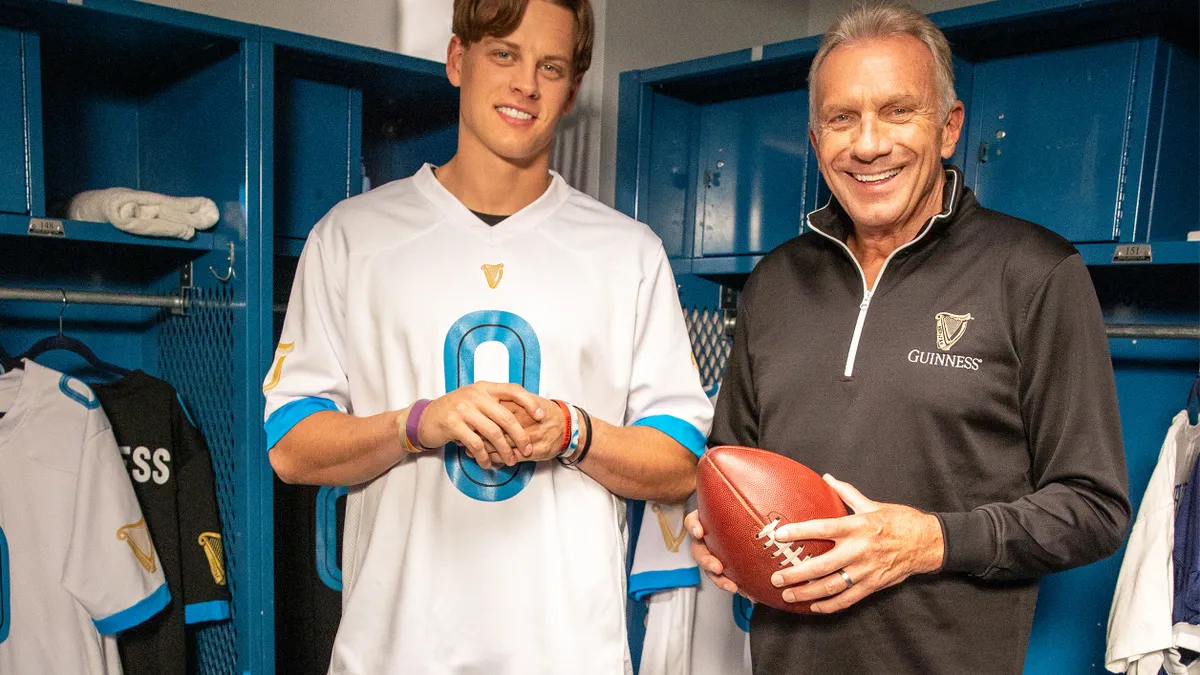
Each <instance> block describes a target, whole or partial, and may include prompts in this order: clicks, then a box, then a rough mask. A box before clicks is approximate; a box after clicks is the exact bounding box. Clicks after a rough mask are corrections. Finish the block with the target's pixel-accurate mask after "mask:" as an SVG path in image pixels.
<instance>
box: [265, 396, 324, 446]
mask: <svg viewBox="0 0 1200 675" xmlns="http://www.w3.org/2000/svg"><path fill="white" fill-rule="evenodd" d="M322 410H332V411H334V412H337V411H338V407H337V404H336V403H334V402H333V401H330V400H329V399H327V398H321V397H319V396H309V397H308V398H302V399H298V400H295V401H292V402H291V403H288V404H287V405H285V406H283V407H282V408H280V409H279V410H276V411H275V412H273V413H271V416H270V417H268V418H267V421H266V423H265V424H263V429H265V430H266V432H267V450H270V449H271V448H273V447H275V444H276V443H278V442H279V439H281V438H283V437H284V435H285V434H287V432H289V431H291V430H292V427H294V426H296V425H297V424H299V423H300V420H302V419H304V418H305V417H308V416H309V415H311V414H313V413H316V412H321V411H322Z"/></svg>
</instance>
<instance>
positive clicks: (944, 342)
mask: <svg viewBox="0 0 1200 675" xmlns="http://www.w3.org/2000/svg"><path fill="white" fill-rule="evenodd" d="M974 318H975V317H973V316H971V315H970V314H951V313H950V312H938V313H937V346H938V349H940V350H942V351H944V352H946V351H950V348H951V347H953V346H954V344H955V343H956V342H958V341H959V340H961V339H962V336H963V333H965V332H967V322H968V321H970V320H972V319H974Z"/></svg>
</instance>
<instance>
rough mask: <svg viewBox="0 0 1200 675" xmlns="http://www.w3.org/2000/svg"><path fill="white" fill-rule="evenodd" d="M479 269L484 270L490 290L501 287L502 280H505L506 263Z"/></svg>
mask: <svg viewBox="0 0 1200 675" xmlns="http://www.w3.org/2000/svg"><path fill="white" fill-rule="evenodd" d="M479 269H481V270H483V276H484V278H485V279H487V282H488V288H495V287H497V286H499V285H500V280H501V279H503V278H504V263H500V264H499V265H484V266H482V267H480V268H479Z"/></svg>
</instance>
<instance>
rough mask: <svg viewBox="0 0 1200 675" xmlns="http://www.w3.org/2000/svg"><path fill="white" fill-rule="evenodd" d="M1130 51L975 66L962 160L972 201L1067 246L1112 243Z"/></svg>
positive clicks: (1126, 46)
mask: <svg viewBox="0 0 1200 675" xmlns="http://www.w3.org/2000/svg"><path fill="white" fill-rule="evenodd" d="M1138 48H1139V43H1138V41H1137V40H1135V39H1127V40H1119V41H1113V42H1107V43H1103V44H1095V45H1085V46H1079V47H1071V48H1066V49H1058V50H1052V51H1046V52H1038V53H1033V54H1022V55H1018V56H1011V57H1007V58H1002V59H996V60H993V61H987V62H983V63H980V64H978V65H977V66H976V68H975V72H974V83H973V93H972V96H971V105H973V106H975V107H976V108H977V109H976V110H975V111H973V112H972V111H970V110H968V111H967V112H968V116H969V118H970V119H971V120H972V122H973V124H972V126H973V127H975V128H973V129H972V135H971V136H970V138H971V139H972V140H973V145H974V146H975V147H974V148H971V147H968V148H967V152H968V154H967V161H968V162H969V163H972V164H973V165H974V167H975V169H976V171H975V180H974V182H973V185H972V187H973V188H974V190H975V192H976V193H977V194H978V196H979V200H980V202H981V203H982V204H983V205H984V206H986V207H988V208H990V209H995V210H998V211H1003V212H1005V213H1008V214H1011V215H1014V216H1017V217H1020V218H1025V219H1027V220H1032V221H1033V222H1036V223H1038V224H1040V225H1044V226H1046V227H1049V228H1050V229H1053V230H1055V231H1056V232H1058V233H1059V234H1061V235H1063V236H1064V237H1066V238H1067V239H1069V240H1071V241H1074V242H1103V241H1113V240H1115V239H1117V237H1118V233H1119V229H1120V224H1121V223H1120V213H1119V211H1118V208H1119V200H1120V199H1121V198H1122V196H1123V189H1124V187H1125V185H1124V183H1125V181H1126V179H1127V177H1126V175H1125V174H1124V169H1125V167H1123V163H1124V159H1125V157H1126V155H1127V153H1128V152H1129V150H1130V147H1129V144H1130V128H1129V126H1130V123H1129V119H1130V110H1131V106H1133V104H1134V103H1135V101H1134V100H1133V99H1134V94H1135V91H1134V86H1135V85H1134V81H1135V78H1134V74H1135V69H1136V67H1137V63H1138ZM1143 105H1144V103H1143ZM975 121H978V124H977V125H976V124H974V122H975ZM1131 164H1136V162H1131ZM1131 184H1133V185H1136V183H1135V182H1132V183H1131ZM1134 197H1136V194H1135V195H1134Z"/></svg>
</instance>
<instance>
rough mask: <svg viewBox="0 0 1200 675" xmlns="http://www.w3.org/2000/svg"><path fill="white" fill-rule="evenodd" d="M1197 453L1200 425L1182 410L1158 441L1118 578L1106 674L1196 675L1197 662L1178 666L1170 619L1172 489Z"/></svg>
mask: <svg viewBox="0 0 1200 675" xmlns="http://www.w3.org/2000/svg"><path fill="white" fill-rule="evenodd" d="M1197 453H1200V427H1197V426H1194V425H1192V424H1190V423H1189V420H1188V413H1187V411H1186V410H1185V411H1181V412H1180V413H1179V414H1177V415H1176V416H1175V418H1174V419H1173V420H1172V422H1171V428H1170V430H1169V431H1168V432H1167V437H1166V439H1165V440H1164V441H1163V445H1162V449H1161V450H1160V452H1159V455H1158V463H1157V464H1156V465H1155V467H1154V473H1152V474H1151V476H1150V483H1149V484H1148V485H1147V486H1146V493H1145V496H1143V497H1142V505H1141V507H1140V508H1139V509H1138V514H1137V519H1136V520H1135V521H1134V525H1133V532H1132V533H1131V534H1130V535H1129V544H1128V546H1127V548H1126V549H1125V559H1124V561H1123V562H1122V563H1121V573H1120V575H1119V576H1118V577H1117V588H1116V591H1115V593H1114V596H1113V604H1112V609H1111V611H1110V613H1109V616H1108V649H1107V651H1106V652H1105V656H1104V661H1105V664H1104V665H1105V668H1107V669H1108V670H1109V671H1110V672H1113V673H1127V674H1128V675H1157V673H1158V672H1159V669H1160V668H1161V669H1163V670H1165V671H1166V672H1167V673H1168V675H1195V674H1197V673H1200V660H1198V661H1196V662H1194V663H1193V664H1192V665H1191V666H1190V667H1188V666H1184V665H1183V664H1182V663H1181V662H1180V660H1179V650H1178V649H1177V648H1176V639H1175V634H1174V630H1173V627H1172V620H1171V609H1172V602H1173V600H1174V570H1173V563H1172V559H1171V552H1172V550H1173V548H1174V545H1175V495H1176V488H1177V487H1178V486H1180V485H1183V484H1184V483H1186V482H1187V480H1188V477H1189V475H1190V474H1191V471H1192V466H1193V465H1194V464H1195V461H1196V455H1197Z"/></svg>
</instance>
